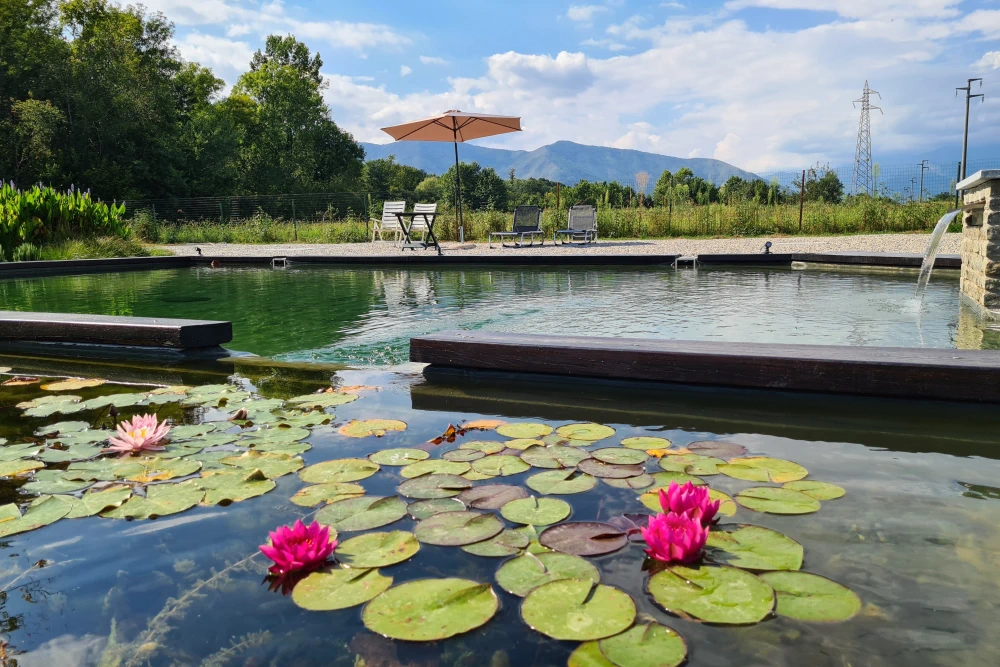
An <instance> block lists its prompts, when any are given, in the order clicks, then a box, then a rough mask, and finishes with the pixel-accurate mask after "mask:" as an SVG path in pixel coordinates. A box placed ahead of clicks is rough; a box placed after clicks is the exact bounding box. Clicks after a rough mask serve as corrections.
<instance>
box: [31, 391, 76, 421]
mask: <svg viewBox="0 0 1000 667" xmlns="http://www.w3.org/2000/svg"><path fill="white" fill-rule="evenodd" d="M52 398H69V399H76V400H68V401H53V402H48V403H41V404H39V405H35V406H34V407H29V408H28V409H27V410H25V411H24V415H23V416H25V417H35V418H41V417H51V416H52V415H55V414H64V415H68V414H72V413H74V412H80V411H82V410H83V409H84V405H83V403H80V402H79V401H80V397H79V396H65V395H64V396H58V395H56V396H53V397H52ZM39 400H40V399H39ZM29 402H37V401H29ZM18 405H22V404H20V403H19V404H18Z"/></svg>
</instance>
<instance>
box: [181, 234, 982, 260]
mask: <svg viewBox="0 0 1000 667" xmlns="http://www.w3.org/2000/svg"><path fill="white" fill-rule="evenodd" d="M961 238H962V235H961V234H946V235H945V238H944V241H943V242H942V244H941V249H940V252H941V253H945V254H957V253H958V252H959V248H960V245H961ZM927 239H928V235H927V234H871V235H864V236H805V237H803V236H798V237H794V238H779V239H772V241H773V243H774V245H773V247H772V248H771V251H772V252H777V253H792V252H864V253H916V254H923V252H924V250H925V249H926V247H927ZM766 240H767V239H765V238H736V239H666V240H649V241H598V242H597V243H596V244H592V245H589V246H576V245H570V246H558V247H553V246H552V243H551V241H548V242H546V244H545V245H544V246H542V247H539V246H537V245H536V246H535V247H533V248H521V249H518V248H502V249H501V248H497V247H495V248H493V249H490V248H489V247H487V245H486V244H485V243H475V244H473V243H469V244H466V245H464V246H459V245H458V244H457V243H445V244H443V245H442V249H443V251H444V253H445V254H446V255H449V256H470V257H474V256H477V255H492V254H499V253H525V254H527V253H532V254H538V255H543V254H544V255H640V254H641V255H697V254H712V253H758V252H760V251H761V249H762V247H763V245H764V242H765V241H766ZM162 247H163V248H164V249H165V250H168V251H170V252H172V253H174V254H175V255H195V254H197V251H196V250H195V249H196V248H201V251H202V253H203V254H205V255H208V256H216V257H251V256H254V257H284V256H289V257H294V256H302V255H328V256H331V257H372V256H392V255H396V254H398V253H399V252H401V251H400V250H399V249H398V248H396V247H395V246H393V245H392V244H390V243H388V242H379V243H376V244H374V245H373V244H371V243H340V244H334V243H317V244H307V243H287V244H274V245H253V244H230V243H201V244H187V245H168V246H162ZM418 252H423V251H418ZM428 254H429V253H428Z"/></svg>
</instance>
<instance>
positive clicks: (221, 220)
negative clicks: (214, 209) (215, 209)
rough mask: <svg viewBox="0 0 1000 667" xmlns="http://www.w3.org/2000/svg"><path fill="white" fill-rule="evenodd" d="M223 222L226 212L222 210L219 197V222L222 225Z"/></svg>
mask: <svg viewBox="0 0 1000 667" xmlns="http://www.w3.org/2000/svg"><path fill="white" fill-rule="evenodd" d="M225 222H226V214H225V213H223V212H222V200H221V199H220V200H219V224H220V225H222V224H225Z"/></svg>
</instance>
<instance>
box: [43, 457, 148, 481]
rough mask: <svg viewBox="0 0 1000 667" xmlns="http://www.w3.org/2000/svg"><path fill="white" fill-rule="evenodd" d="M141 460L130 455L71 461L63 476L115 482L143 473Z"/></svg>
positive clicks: (74, 478) (69, 478)
mask: <svg viewBox="0 0 1000 667" xmlns="http://www.w3.org/2000/svg"><path fill="white" fill-rule="evenodd" d="M141 461H142V460H141V459H135V458H131V457H130V458H124V459H122V458H114V459H98V460H96V461H80V462H77V463H70V464H69V467H68V468H66V471H65V472H64V473H63V478H65V479H68V480H81V481H91V482H97V481H100V482H113V481H114V480H116V479H125V478H126V477H128V476H130V475H138V474H141V473H142V472H143V471H145V467H144V466H143V464H142V462H141Z"/></svg>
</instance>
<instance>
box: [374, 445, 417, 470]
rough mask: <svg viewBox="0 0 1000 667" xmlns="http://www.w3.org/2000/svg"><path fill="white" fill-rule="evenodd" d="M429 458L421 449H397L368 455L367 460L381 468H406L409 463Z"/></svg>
mask: <svg viewBox="0 0 1000 667" xmlns="http://www.w3.org/2000/svg"><path fill="white" fill-rule="evenodd" d="M427 458H430V454H428V453H427V452H425V451H424V450H422V449H407V448H405V447H397V448H396V449H383V450H382V451H380V452H375V453H374V454H369V455H368V460H370V461H374V462H375V463H377V464H379V465H382V466H408V465H410V464H411V463H416V462H418V461H423V460H424V459H427Z"/></svg>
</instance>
